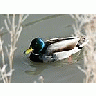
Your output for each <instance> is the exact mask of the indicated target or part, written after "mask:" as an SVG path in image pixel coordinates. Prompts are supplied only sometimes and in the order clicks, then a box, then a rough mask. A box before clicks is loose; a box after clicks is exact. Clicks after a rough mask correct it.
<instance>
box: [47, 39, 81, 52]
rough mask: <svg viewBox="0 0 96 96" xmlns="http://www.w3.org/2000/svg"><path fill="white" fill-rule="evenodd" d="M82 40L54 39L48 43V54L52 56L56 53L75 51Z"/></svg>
mask: <svg viewBox="0 0 96 96" xmlns="http://www.w3.org/2000/svg"><path fill="white" fill-rule="evenodd" d="M79 40H80V39H79V38H76V37H69V38H53V39H50V40H48V41H47V43H49V46H48V47H47V53H48V54H50V53H51V54H52V53H55V52H61V51H68V50H72V49H74V47H75V46H76V44H77V43H78V41H79Z"/></svg>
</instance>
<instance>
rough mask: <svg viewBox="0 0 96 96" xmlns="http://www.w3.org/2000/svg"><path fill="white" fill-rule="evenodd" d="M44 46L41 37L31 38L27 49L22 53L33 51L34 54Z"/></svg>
mask: <svg viewBox="0 0 96 96" xmlns="http://www.w3.org/2000/svg"><path fill="white" fill-rule="evenodd" d="M44 47H45V43H44V41H43V40H42V39H41V38H35V39H33V40H32V42H31V45H30V47H29V49H27V50H26V51H24V53H25V54H29V53H31V52H33V53H35V54H39V53H40V51H42V49H43V48H44Z"/></svg>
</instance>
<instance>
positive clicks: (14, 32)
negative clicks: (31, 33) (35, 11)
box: [0, 14, 28, 83]
mask: <svg viewBox="0 0 96 96" xmlns="http://www.w3.org/2000/svg"><path fill="white" fill-rule="evenodd" d="M27 17H28V15H22V14H20V15H19V20H18V24H16V22H15V20H16V16H15V14H13V17H12V20H10V17H9V14H8V15H7V19H5V20H4V24H5V27H6V30H7V31H8V32H9V34H10V39H11V40H10V41H11V44H10V47H9V48H8V47H6V53H7V55H8V58H9V67H10V71H9V72H8V73H6V68H5V73H4V72H3V74H4V76H5V77H8V75H10V76H9V78H7V80H4V79H3V81H4V83H5V82H6V83H10V82H11V76H12V72H13V71H14V69H13V57H14V52H15V50H16V49H17V47H16V43H17V42H18V39H19V37H20V34H21V32H22V22H23V21H24V20H25V19H26V18H27ZM0 44H1V45H0V48H1V52H2V65H5V62H4V52H3V48H2V44H3V43H2V40H1V38H0ZM1 75H2V70H1ZM5 77H4V78H5ZM2 78H3V75H2Z"/></svg>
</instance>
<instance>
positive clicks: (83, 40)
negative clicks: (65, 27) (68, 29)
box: [76, 36, 88, 49]
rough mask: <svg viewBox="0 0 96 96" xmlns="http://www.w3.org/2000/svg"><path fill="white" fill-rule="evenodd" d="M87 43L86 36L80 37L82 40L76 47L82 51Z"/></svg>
mask: <svg viewBox="0 0 96 96" xmlns="http://www.w3.org/2000/svg"><path fill="white" fill-rule="evenodd" d="M87 43H88V40H87V38H85V37H84V36H82V37H80V40H79V41H78V43H77V44H76V47H78V49H82V48H83V47H84V46H85V45H86V44H87Z"/></svg>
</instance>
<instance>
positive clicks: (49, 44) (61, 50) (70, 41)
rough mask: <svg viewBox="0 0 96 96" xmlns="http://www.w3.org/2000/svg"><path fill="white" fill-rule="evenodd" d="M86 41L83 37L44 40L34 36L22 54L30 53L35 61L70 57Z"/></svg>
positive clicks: (31, 58) (49, 60) (50, 60)
mask: <svg viewBox="0 0 96 96" xmlns="http://www.w3.org/2000/svg"><path fill="white" fill-rule="evenodd" d="M86 43H87V41H86V40H85V38H84V37H82V38H77V37H68V38H52V39H50V40H47V41H45V42H44V41H43V40H42V39H41V38H35V39H33V40H32V42H31V45H30V47H29V48H28V49H27V50H26V51H24V54H30V56H29V58H30V60H32V61H35V62H52V61H58V60H62V59H65V58H69V57H71V55H72V54H75V53H77V52H78V51H80V50H81V49H82V48H83V46H84V45H86Z"/></svg>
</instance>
